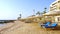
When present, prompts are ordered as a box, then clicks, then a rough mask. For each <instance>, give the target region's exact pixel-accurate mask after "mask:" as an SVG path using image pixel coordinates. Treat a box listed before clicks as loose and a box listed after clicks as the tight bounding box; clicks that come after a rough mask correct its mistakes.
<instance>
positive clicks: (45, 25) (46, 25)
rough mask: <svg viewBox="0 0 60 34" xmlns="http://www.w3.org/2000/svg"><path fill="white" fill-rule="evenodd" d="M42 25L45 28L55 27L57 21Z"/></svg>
mask: <svg viewBox="0 0 60 34" xmlns="http://www.w3.org/2000/svg"><path fill="white" fill-rule="evenodd" d="M41 26H44V27H45V28H55V27H56V26H57V23H53V24H50V22H47V23H46V24H41Z"/></svg>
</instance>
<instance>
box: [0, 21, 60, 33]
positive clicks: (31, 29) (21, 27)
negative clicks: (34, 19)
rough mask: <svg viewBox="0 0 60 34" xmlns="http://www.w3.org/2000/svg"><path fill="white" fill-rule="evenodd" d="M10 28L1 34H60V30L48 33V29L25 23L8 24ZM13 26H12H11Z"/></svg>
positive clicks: (36, 24)
mask: <svg viewBox="0 0 60 34" xmlns="http://www.w3.org/2000/svg"><path fill="white" fill-rule="evenodd" d="M8 24H9V25H10V26H9V27H8V28H7V25H6V27H5V28H3V29H4V30H3V31H0V34H60V30H57V31H56V30H50V31H47V30H46V28H41V27H40V26H39V25H38V23H24V22H20V21H15V23H13V24H12V23H8ZM11 24H12V25H11Z"/></svg>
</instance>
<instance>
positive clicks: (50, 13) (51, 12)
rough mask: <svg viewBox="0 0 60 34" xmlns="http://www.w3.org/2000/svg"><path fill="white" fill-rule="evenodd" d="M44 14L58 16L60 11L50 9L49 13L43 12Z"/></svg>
mask: <svg viewBox="0 0 60 34" xmlns="http://www.w3.org/2000/svg"><path fill="white" fill-rule="evenodd" d="M43 15H44V16H56V15H60V11H50V12H48V13H45V14H43Z"/></svg>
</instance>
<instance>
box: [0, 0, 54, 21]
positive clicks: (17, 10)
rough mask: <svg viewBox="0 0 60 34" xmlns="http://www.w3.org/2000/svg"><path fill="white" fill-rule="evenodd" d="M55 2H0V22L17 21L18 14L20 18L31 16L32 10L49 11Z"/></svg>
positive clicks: (18, 0)
mask: <svg viewBox="0 0 60 34" xmlns="http://www.w3.org/2000/svg"><path fill="white" fill-rule="evenodd" d="M54 1H55V0H0V20H9V19H10V20H11V19H17V18H18V17H19V14H22V18H25V17H28V16H30V15H32V14H33V13H34V12H33V9H34V10H35V13H36V12H37V11H40V12H43V11H44V8H45V7H47V12H48V10H49V7H50V4H51V3H52V2H54Z"/></svg>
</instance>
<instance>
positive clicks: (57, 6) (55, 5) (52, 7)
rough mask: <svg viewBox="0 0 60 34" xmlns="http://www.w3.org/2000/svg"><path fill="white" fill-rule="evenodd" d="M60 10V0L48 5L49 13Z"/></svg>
mask: <svg viewBox="0 0 60 34" xmlns="http://www.w3.org/2000/svg"><path fill="white" fill-rule="evenodd" d="M55 10H60V0H56V1H55V2H53V3H52V4H51V5H50V11H55Z"/></svg>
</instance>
